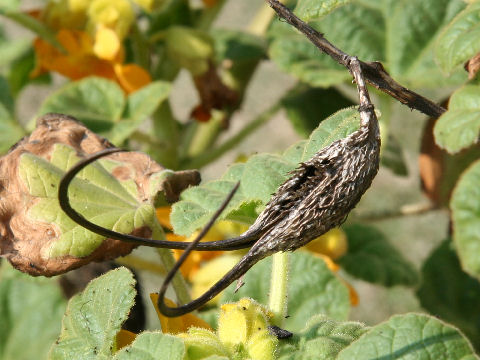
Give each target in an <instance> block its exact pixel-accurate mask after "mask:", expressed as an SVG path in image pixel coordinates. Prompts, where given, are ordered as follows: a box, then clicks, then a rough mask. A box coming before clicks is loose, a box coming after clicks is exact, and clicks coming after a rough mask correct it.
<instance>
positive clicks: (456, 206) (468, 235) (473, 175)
mask: <svg viewBox="0 0 480 360" xmlns="http://www.w3.org/2000/svg"><path fill="white" fill-rule="evenodd" d="M478 184H480V161H477V162H475V163H473V164H472V165H471V166H470V167H469V168H468V169H467V170H466V171H465V172H464V173H463V174H462V176H461V177H460V180H459V181H458V183H457V185H456V187H455V189H454V191H453V194H452V198H451V201H450V210H451V211H452V223H453V240H454V241H455V246H456V248H457V252H458V256H459V258H460V262H461V264H462V268H463V269H464V270H465V271H466V272H467V273H469V274H470V275H472V276H475V277H477V278H479V276H480V258H479V256H478V253H479V250H480V232H479V231H478V229H479V228H480V187H479V186H478Z"/></svg>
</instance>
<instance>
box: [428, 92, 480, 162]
mask: <svg viewBox="0 0 480 360" xmlns="http://www.w3.org/2000/svg"><path fill="white" fill-rule="evenodd" d="M433 134H434V135H435V142H436V143H437V145H438V146H440V147H441V148H443V149H445V150H447V151H448V152H449V153H450V154H455V153H457V152H459V151H460V150H463V149H465V148H467V147H469V146H472V145H473V144H475V143H477V142H478V137H479V135H480V86H478V85H465V86H463V87H461V88H460V89H458V90H457V91H455V92H454V93H453V94H452V96H451V97H450V102H449V106H448V111H447V112H445V113H444V114H443V115H442V116H440V118H439V119H438V120H437V122H436V123H435V128H434V130H433Z"/></svg>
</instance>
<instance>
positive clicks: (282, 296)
mask: <svg viewBox="0 0 480 360" xmlns="http://www.w3.org/2000/svg"><path fill="white" fill-rule="evenodd" d="M289 255H290V254H289V253H287V252H279V253H276V254H274V255H273V263H272V277H271V279H270V297H269V300H268V307H269V309H270V311H272V312H273V319H272V324H273V325H277V326H278V327H282V326H283V321H284V319H285V316H286V315H287V303H288V287H287V285H288V260H289V257H290V256H289Z"/></svg>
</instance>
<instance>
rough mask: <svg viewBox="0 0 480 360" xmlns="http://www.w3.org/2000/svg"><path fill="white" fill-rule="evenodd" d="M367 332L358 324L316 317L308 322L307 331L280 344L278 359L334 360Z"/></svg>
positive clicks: (304, 330) (320, 316)
mask: <svg viewBox="0 0 480 360" xmlns="http://www.w3.org/2000/svg"><path fill="white" fill-rule="evenodd" d="M366 331H367V328H366V327H365V326H364V325H362V324H360V323H357V322H338V321H335V320H332V319H328V318H326V317H325V316H322V315H316V316H313V317H312V318H311V319H309V320H308V321H307V325H306V326H305V329H303V330H302V331H300V332H299V333H298V334H297V333H295V334H294V335H293V337H292V338H291V339H288V340H284V341H281V342H280V343H279V345H280V346H279V349H278V359H279V360H295V359H299V358H300V359H317V358H319V356H321V358H322V359H325V360H334V359H336V356H337V354H338V353H339V352H340V350H342V349H343V348H345V347H346V346H348V345H349V344H350V343H351V342H352V341H355V340H357V339H358V338H359V337H360V336H361V335H362V334H364V333H365V332H366Z"/></svg>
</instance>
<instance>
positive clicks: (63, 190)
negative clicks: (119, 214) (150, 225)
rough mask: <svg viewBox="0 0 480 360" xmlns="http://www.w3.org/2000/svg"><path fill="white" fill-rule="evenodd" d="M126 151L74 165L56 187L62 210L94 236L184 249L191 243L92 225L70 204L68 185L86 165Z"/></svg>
mask: <svg viewBox="0 0 480 360" xmlns="http://www.w3.org/2000/svg"><path fill="white" fill-rule="evenodd" d="M121 151H126V150H122V149H118V148H109V149H105V150H102V151H99V152H97V153H95V154H93V155H90V156H88V157H86V158H85V159H83V160H81V161H79V162H78V163H77V164H75V165H74V166H73V167H72V168H71V169H70V170H69V171H67V173H66V174H65V175H64V176H63V178H62V180H61V181H60V184H59V187H58V201H59V203H60V207H61V208H62V210H63V211H64V212H65V213H66V214H67V215H68V216H69V217H70V218H71V219H72V220H73V221H75V222H76V223H77V224H79V225H80V226H83V227H84V228H85V229H87V230H90V231H92V232H94V233H96V234H99V235H102V236H106V237H108V238H110V239H116V240H121V241H127V242H133V243H137V244H140V245H146V246H152V247H158V248H169V249H186V248H188V246H190V245H191V244H192V243H190V242H181V241H166V240H154V239H146V238H142V237H138V236H134V235H129V234H122V233H118V232H116V231H113V230H110V229H106V228H104V227H102V226H100V225H97V224H94V223H92V222H90V221H89V220H87V219H86V218H85V217H84V216H82V215H81V214H80V213H78V212H77V211H76V210H75V209H74V208H73V207H72V206H71V204H70V199H69V197H68V187H69V186H70V183H71V182H72V180H73V179H74V178H75V176H76V175H77V174H78V173H79V172H80V171H81V170H82V169H83V168H84V167H86V166H87V165H89V164H91V163H92V162H94V161H95V160H98V159H100V158H101V157H104V156H107V155H110V154H113V153H117V152H121ZM202 237H203V236H202ZM257 238H258V237H255V236H254V234H249V235H247V236H242V235H241V236H239V237H236V238H231V239H226V240H220V241H210V242H205V243H199V244H197V243H196V244H195V247H194V250H199V251H212V250H226V251H229V250H237V249H244V248H248V247H250V246H252V245H253V244H254V243H255V241H256V240H257Z"/></svg>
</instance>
